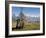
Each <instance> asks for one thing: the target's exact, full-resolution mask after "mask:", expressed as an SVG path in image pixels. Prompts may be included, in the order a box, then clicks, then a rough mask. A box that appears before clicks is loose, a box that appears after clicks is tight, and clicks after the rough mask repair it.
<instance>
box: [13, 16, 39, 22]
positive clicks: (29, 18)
mask: <svg viewBox="0 0 46 38" xmlns="http://www.w3.org/2000/svg"><path fill="white" fill-rule="evenodd" d="M18 18H19V17H18V16H17V17H16V16H13V19H14V20H16V19H18ZM26 20H27V21H28V22H35V21H40V17H30V16H26Z"/></svg>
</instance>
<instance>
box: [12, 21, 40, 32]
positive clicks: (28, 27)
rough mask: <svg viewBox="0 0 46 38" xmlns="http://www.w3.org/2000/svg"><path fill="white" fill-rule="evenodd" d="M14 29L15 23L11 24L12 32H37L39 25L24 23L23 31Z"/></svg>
mask: <svg viewBox="0 0 46 38" xmlns="http://www.w3.org/2000/svg"><path fill="white" fill-rule="evenodd" d="M15 27H16V22H13V23H12V29H13V31H25V30H39V29H40V24H39V23H26V22H25V25H24V28H23V29H15Z"/></svg>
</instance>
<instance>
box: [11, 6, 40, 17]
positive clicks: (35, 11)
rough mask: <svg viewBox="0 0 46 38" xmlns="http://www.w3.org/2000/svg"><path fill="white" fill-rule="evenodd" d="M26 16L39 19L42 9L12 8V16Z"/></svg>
mask: <svg viewBox="0 0 46 38" xmlns="http://www.w3.org/2000/svg"><path fill="white" fill-rule="evenodd" d="M21 11H22V13H23V14H24V15H26V16H30V17H39V16H40V8H35V7H12V14H13V15H15V16H18V15H19V14H20V12H21Z"/></svg>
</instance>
